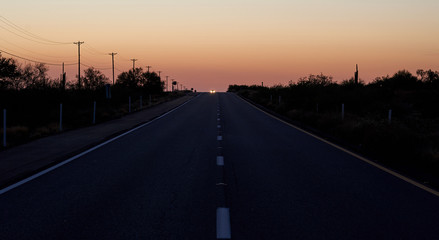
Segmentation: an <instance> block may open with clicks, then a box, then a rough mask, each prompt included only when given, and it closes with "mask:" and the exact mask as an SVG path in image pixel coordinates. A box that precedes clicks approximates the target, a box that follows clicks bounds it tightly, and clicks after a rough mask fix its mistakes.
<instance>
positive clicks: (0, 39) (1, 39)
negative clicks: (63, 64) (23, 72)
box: [0, 38, 75, 59]
mask: <svg viewBox="0 0 439 240" xmlns="http://www.w3.org/2000/svg"><path fill="white" fill-rule="evenodd" d="M0 41H3V42H5V43H7V44H10V45H12V46H15V47H17V48H19V49H22V50H24V51H27V52H30V53H33V54H37V55H40V56H45V57H49V58H58V59H66V58H75V56H69V57H60V56H57V57H55V56H50V55H46V54H42V53H37V52H34V51H31V50H28V49H26V48H22V47H20V46H19V45H17V44H14V43H11V42H9V41H7V40H5V39H3V38H0Z"/></svg>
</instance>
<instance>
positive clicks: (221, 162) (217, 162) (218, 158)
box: [216, 156, 224, 166]
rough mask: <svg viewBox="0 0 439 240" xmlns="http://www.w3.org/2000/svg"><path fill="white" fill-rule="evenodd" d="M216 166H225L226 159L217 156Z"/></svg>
mask: <svg viewBox="0 0 439 240" xmlns="http://www.w3.org/2000/svg"><path fill="white" fill-rule="evenodd" d="M216 165H218V166H224V157H223V156H217V157H216Z"/></svg>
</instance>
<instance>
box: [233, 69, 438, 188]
mask: <svg viewBox="0 0 439 240" xmlns="http://www.w3.org/2000/svg"><path fill="white" fill-rule="evenodd" d="M228 91H230V92H236V93H238V94H240V95H241V96H243V97H245V98H248V99H250V100H252V101H253V102H256V103H258V104H260V105H262V106H264V107H266V108H268V109H270V110H272V111H275V112H276V113H278V114H281V115H284V116H285V117H287V118H289V119H290V120H292V121H295V122H297V123H298V124H302V126H304V127H308V128H310V129H314V130H316V131H319V132H321V133H322V134H324V135H328V136H332V137H333V138H334V139H338V140H339V141H341V142H345V143H347V144H348V145H349V146H351V147H353V148H355V149H356V150H357V151H360V152H362V153H365V154H367V155H369V156H372V157H373V158H375V159H379V160H380V161H381V162H382V163H384V164H388V165H390V166H391V167H394V168H397V169H401V171H406V170H407V171H413V172H420V173H422V174H421V175H422V176H421V177H420V178H423V177H425V176H426V175H428V174H430V175H432V176H434V177H435V178H437V179H439V178H438V177H439V106H438V105H439V72H437V71H433V70H427V71H424V70H418V71H417V72H416V75H413V74H412V73H410V72H408V71H406V70H402V71H398V72H397V73H395V74H394V75H393V76H385V77H379V78H376V79H375V80H374V81H372V82H371V83H368V84H365V83H364V82H363V81H360V82H359V83H357V84H356V83H355V81H354V79H353V78H352V79H349V80H345V81H342V82H341V83H337V82H335V81H334V80H333V79H332V77H330V76H325V75H323V74H320V75H309V76H307V77H303V78H300V79H299V80H298V81H297V82H290V83H289V84H288V85H287V86H281V85H278V86H273V87H263V86H257V85H252V86H246V85H230V86H229V89H228ZM342 104H343V105H344V112H345V116H344V119H342V117H341V112H342ZM390 110H391V112H390ZM389 117H390V118H389ZM430 180H431V179H430ZM436 184H437V186H439V180H438V181H437V182H436Z"/></svg>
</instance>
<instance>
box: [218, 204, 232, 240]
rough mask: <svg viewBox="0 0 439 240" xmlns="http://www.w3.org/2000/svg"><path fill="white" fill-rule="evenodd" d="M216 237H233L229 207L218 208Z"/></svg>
mask: <svg viewBox="0 0 439 240" xmlns="http://www.w3.org/2000/svg"><path fill="white" fill-rule="evenodd" d="M216 238H217V239H231V238H232V234H231V231H230V211H229V209H228V208H222V207H220V208H217V209H216Z"/></svg>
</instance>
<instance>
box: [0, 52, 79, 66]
mask: <svg viewBox="0 0 439 240" xmlns="http://www.w3.org/2000/svg"><path fill="white" fill-rule="evenodd" d="M0 53H6V54H8V55H10V56H13V57H16V58H19V59H22V60H26V61H29V62H33V63H42V64H46V65H53V66H62V63H48V62H41V61H36V60H32V59H29V58H25V57H20V56H18V55H16V54H13V53H10V52H7V51H5V50H2V49H0ZM64 65H67V66H69V65H76V63H67V64H64Z"/></svg>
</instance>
